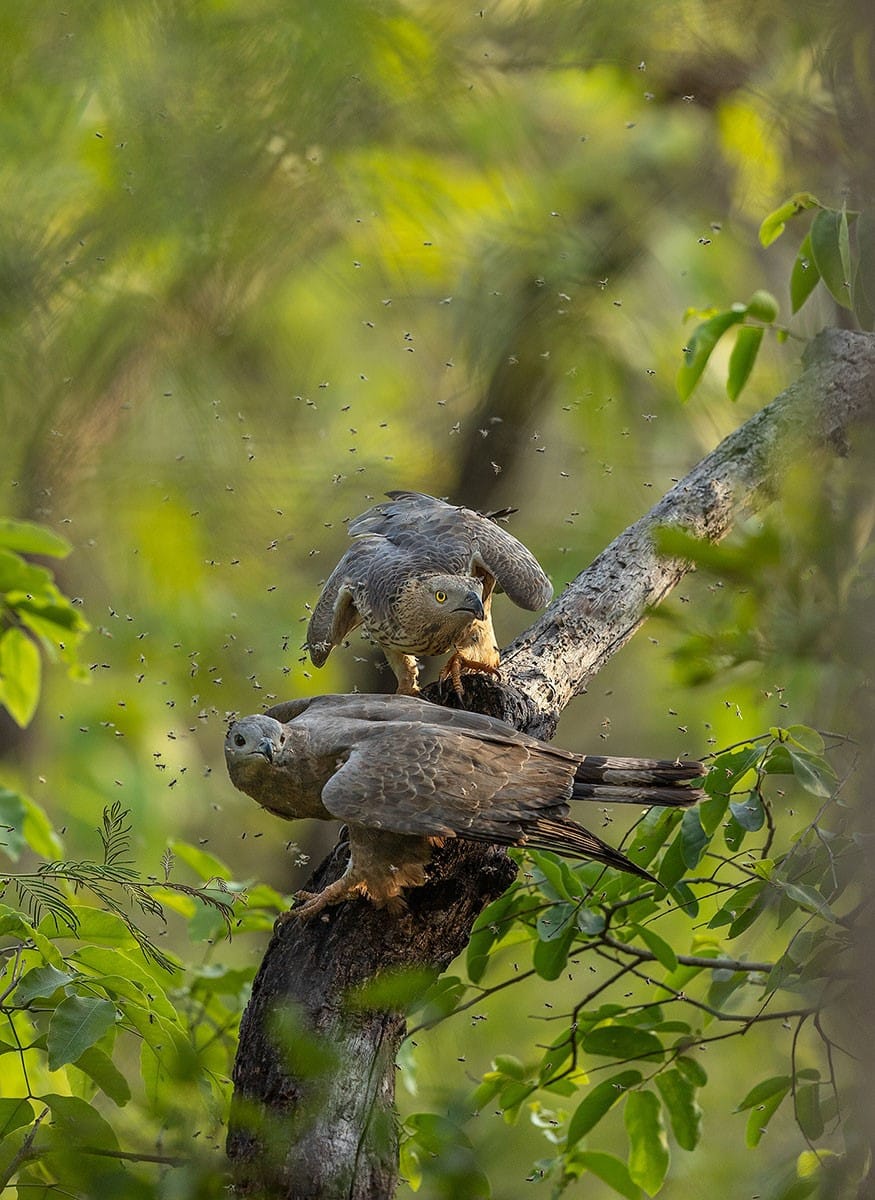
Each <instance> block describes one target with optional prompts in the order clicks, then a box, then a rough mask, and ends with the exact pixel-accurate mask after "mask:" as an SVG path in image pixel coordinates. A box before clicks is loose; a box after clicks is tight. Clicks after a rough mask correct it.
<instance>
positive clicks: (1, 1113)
mask: <svg viewBox="0 0 875 1200" xmlns="http://www.w3.org/2000/svg"><path fill="white" fill-rule="evenodd" d="M32 1120H33V1108H32V1107H31V1104H30V1101H29V1100H24V1099H19V1098H18V1097H16V1096H4V1097H3V1098H2V1099H0V1141H2V1140H3V1138H5V1137H7V1136H8V1135H9V1134H10V1133H12V1131H13V1130H14V1129H21V1128H22V1127H23V1126H24V1125H29V1124H30V1123H31V1121H32Z"/></svg>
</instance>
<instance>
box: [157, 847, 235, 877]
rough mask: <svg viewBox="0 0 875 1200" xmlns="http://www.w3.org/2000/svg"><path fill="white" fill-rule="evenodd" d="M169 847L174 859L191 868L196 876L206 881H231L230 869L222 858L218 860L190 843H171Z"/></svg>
mask: <svg viewBox="0 0 875 1200" xmlns="http://www.w3.org/2000/svg"><path fill="white" fill-rule="evenodd" d="M169 846H170V849H171V850H172V851H173V854H174V857H175V858H178V859H179V860H180V862H184V863H185V864H186V866H189V867H191V869H192V870H193V871H194V872H195V874H196V875H199V876H200V878H201V879H203V880H204V881H206V880H208V879H224V880H229V879H230V878H231V869H230V867H228V865H227V864H226V863H223V862H222V860H221V859H220V858H216V856H215V855H214V854H209V853H207V851H206V850H202V849H201V848H200V846H192V845H191V844H190V843H189V842H180V841H171V842H169Z"/></svg>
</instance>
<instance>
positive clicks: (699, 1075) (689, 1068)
mask: <svg viewBox="0 0 875 1200" xmlns="http://www.w3.org/2000/svg"><path fill="white" fill-rule="evenodd" d="M675 1066H676V1067H677V1069H678V1070H679V1071H680V1073H681V1074H682V1075H683V1076H684V1078H685V1079H687V1080H688V1081H689V1082H690V1083H691V1084H692V1085H693V1086H694V1087H697V1088H700V1087H704V1086H705V1084H706V1083H707V1082H708V1073H707V1071H706V1070H705V1068H704V1067H703V1066H702V1064H701V1063H700V1062H699V1060H698V1059H696V1058H688V1057H687V1056H686V1055H681V1056H680V1058H676V1059H675Z"/></svg>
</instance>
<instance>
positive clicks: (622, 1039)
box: [582, 1025, 665, 1062]
mask: <svg viewBox="0 0 875 1200" xmlns="http://www.w3.org/2000/svg"><path fill="white" fill-rule="evenodd" d="M582 1046H583V1049H584V1051H585V1053H586V1054H597V1055H600V1056H605V1057H607V1058H616V1059H627V1058H644V1059H648V1060H649V1061H650V1062H658V1061H659V1059H660V1058H661V1057H662V1055H663V1054H664V1053H665V1048H664V1046H663V1044H662V1042H661V1041H660V1040H659V1038H658V1037H657V1036H656V1034H655V1033H650V1032H649V1031H648V1030H646V1029H635V1028H633V1027H632V1026H631V1025H597V1026H596V1028H595V1029H590V1030H589V1032H588V1033H585V1034H584V1035H583V1040H582Z"/></svg>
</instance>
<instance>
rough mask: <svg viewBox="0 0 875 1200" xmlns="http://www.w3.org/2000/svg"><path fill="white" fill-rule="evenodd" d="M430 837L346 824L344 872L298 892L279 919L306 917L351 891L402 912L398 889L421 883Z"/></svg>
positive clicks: (314, 914) (342, 897)
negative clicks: (317, 887) (320, 886)
mask: <svg viewBox="0 0 875 1200" xmlns="http://www.w3.org/2000/svg"><path fill="white" fill-rule="evenodd" d="M433 840H434V839H430V838H426V837H412V836H410V835H408V834H402V833H390V832H388V831H387V830H384V829H376V828H375V829H366V828H364V827H363V826H361V825H350V826H349V864H348V865H347V868H346V870H345V871H344V873H343V874H342V875H341V877H340V878H339V879H337V880H335V881H334V883H329V884H328V886H327V887H324V888H323V889H322V891H321V892H316V893H313V892H298V893H297V899H298V900H303V901H304V903H303V904H296V905H295V907H294V908H292V909H291V910H290V911H289V912H287V913H283V914H282V916H281V917H280V918H279V921H280V922H281V923H282V922H284V921H288V920H290V919H292V918H297V919H300V920H304V921H307V920H309V919H310V918H311V917H314V916H316V914H317V913H320V912H322V911H323V910H324V909H326V908H328V907H329V905H332V904H339V903H340V901H341V900H347V899H349V898H350V897H351V896H355V895H360V896H364V897H366V898H367V899H368V900H370V901H371V902H372V903H373V904H375V905H376V906H377V908H384V907H385V908H388V909H389V911H390V912H403V910H404V909H405V908H406V905H405V903H404V900H403V899H402V897H401V892H402V891H403V889H404V888H408V887H421V886H422V885H423V884H424V883H425V866H426V863H427V862H428V861H429V859H430V858H431V846H432V841H433ZM395 864H399V865H395Z"/></svg>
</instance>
